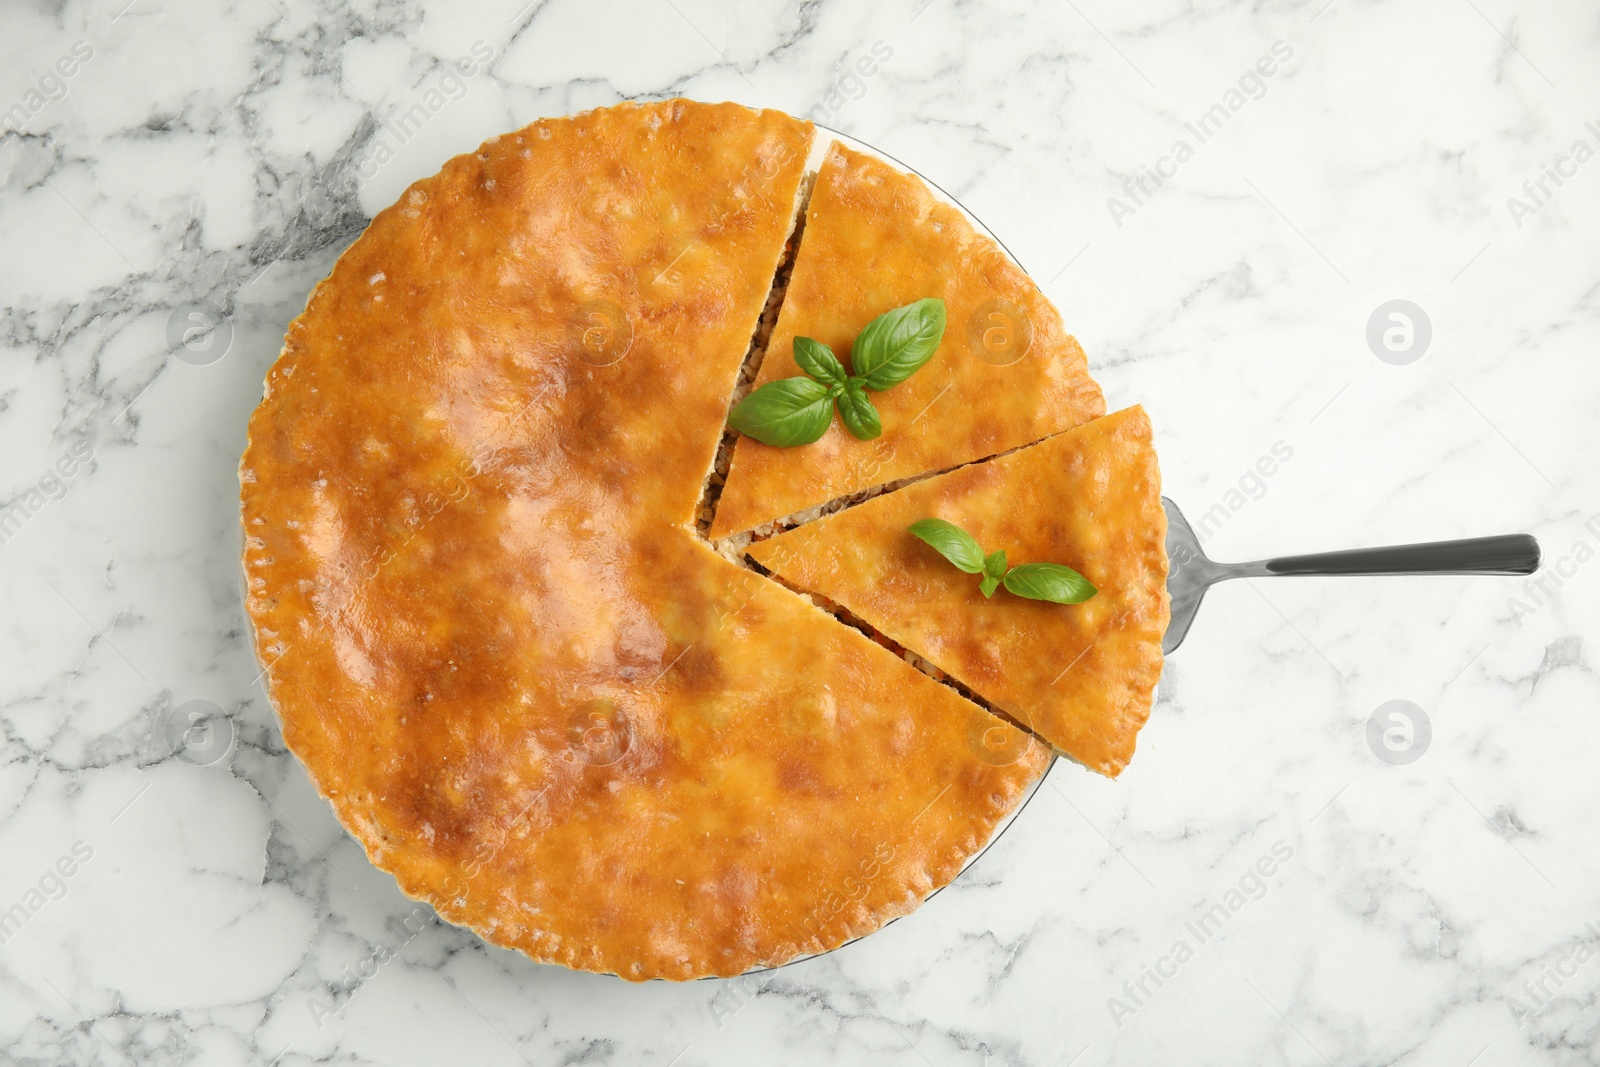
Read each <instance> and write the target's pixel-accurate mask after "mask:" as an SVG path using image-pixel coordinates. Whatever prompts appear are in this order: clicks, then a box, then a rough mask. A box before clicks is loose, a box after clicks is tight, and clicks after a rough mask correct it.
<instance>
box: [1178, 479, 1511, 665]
mask: <svg viewBox="0 0 1600 1067" xmlns="http://www.w3.org/2000/svg"><path fill="white" fill-rule="evenodd" d="M1161 504H1162V506H1163V507H1165V508H1166V509H1167V559H1168V564H1167V566H1168V570H1167V592H1168V594H1170V595H1171V597H1172V621H1170V622H1169V623H1167V635H1166V637H1165V638H1163V639H1162V642H1161V651H1162V652H1166V653H1170V652H1171V651H1172V650H1173V649H1175V648H1177V647H1178V646H1179V645H1181V644H1183V638H1184V635H1186V634H1187V633H1188V632H1189V625H1190V624H1191V623H1193V622H1194V615H1195V612H1197V611H1199V610H1200V601H1201V600H1203V599H1205V595H1206V590H1207V589H1209V588H1211V586H1212V585H1214V584H1216V583H1217V582H1221V581H1225V580H1226V579H1228V578H1269V577H1273V576H1275V575H1280V574H1309V575H1333V574H1532V573H1533V572H1534V571H1536V570H1538V569H1539V542H1538V541H1536V540H1534V539H1533V537H1532V536H1531V535H1530V534H1500V535H1498V536H1495V537H1468V538H1465V539H1463V540H1460V541H1430V542H1428V543H1426V544H1420V545H1390V546H1388V547H1386V548H1352V549H1348V550H1346V551H1343V552H1316V553H1313V554H1311V555H1309V556H1279V557H1278V558H1276V559H1262V560H1256V561H1255V562H1253V563H1217V562H1216V561H1214V560H1211V559H1208V558H1207V557H1206V554H1205V552H1204V551H1203V550H1202V549H1201V548H1200V538H1198V537H1196V536H1195V532H1194V529H1193V527H1191V526H1190V525H1189V520H1188V519H1185V518H1184V517H1183V512H1181V511H1179V510H1178V505H1176V504H1174V503H1173V502H1172V501H1171V500H1169V499H1167V498H1166V497H1162V498H1161Z"/></svg>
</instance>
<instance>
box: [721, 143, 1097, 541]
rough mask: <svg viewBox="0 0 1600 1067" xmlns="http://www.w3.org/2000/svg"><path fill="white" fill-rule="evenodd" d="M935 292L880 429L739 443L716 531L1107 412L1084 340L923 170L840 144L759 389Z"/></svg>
mask: <svg viewBox="0 0 1600 1067" xmlns="http://www.w3.org/2000/svg"><path fill="white" fill-rule="evenodd" d="M930 296H931V297H940V298H942V299H943V300H944V302H945V308H946V323H947V325H946V328H945V334H944V340H943V342H942V343H941V344H940V346H939V349H938V351H937V352H936V353H935V354H934V356H933V359H932V360H930V361H929V363H928V364H927V365H926V366H924V367H923V368H922V369H921V370H919V371H918V372H917V373H916V374H914V375H912V377H911V378H910V379H908V380H907V381H905V382H903V383H901V384H900V385H898V386H896V387H895V388H893V389H889V390H886V391H884V392H879V393H874V394H872V401H873V403H874V404H875V405H876V406H877V408H878V411H879V413H880V415H881V417H882V420H883V427H884V428H883V435H882V436H881V437H879V438H877V439H875V440H871V441H861V440H857V439H856V438H854V437H852V436H851V435H850V434H849V433H847V432H846V431H845V429H844V427H843V426H842V425H840V424H839V423H838V422H837V421H835V423H834V425H833V426H832V427H831V428H830V429H829V430H828V432H827V434H826V435H825V436H824V437H823V438H822V440H820V441H818V442H816V443H815V444H812V445H807V446H806V447H805V448H774V447H771V446H769V445H764V444H762V443H761V442H759V441H757V440H755V439H753V438H749V437H741V438H739V439H738V442H737V444H736V445H735V446H734V450H733V458H732V463H731V465H730V467H729V470H728V474H727V483H726V485H725V486H724V487H723V489H722V492H721V496H720V498H719V499H718V501H717V509H716V519H715V521H714V522H713V523H712V524H711V528H710V537H711V538H712V539H714V540H715V539H720V538H724V537H727V536H729V535H730V534H737V533H740V532H741V531H744V530H748V529H750V528H752V527H758V526H764V525H765V524H769V523H772V522H774V521H775V520H782V519H786V518H788V517H789V516H792V515H795V514H797V513H800V512H805V511H807V509H812V508H817V507H820V506H823V505H827V504H829V503H830V502H833V501H835V500H838V499H840V498H845V497H849V496H851V495H853V494H859V493H862V492H864V491H870V490H872V489H874V488H875V487H879V486H882V485H884V484H886V483H894V482H896V481H898V480H900V479H903V478H907V477H912V476H916V475H922V474H926V473H927V472H928V471H936V470H945V469H948V468H950V467H955V466H958V465H960V464H962V463H970V462H972V461H973V460H978V459H983V458H984V457H986V456H992V455H994V454H996V453H998V452H1003V451H1006V450H1007V449H1011V448H1017V447H1019V446H1021V445H1026V444H1031V443H1032V442H1034V441H1037V440H1039V438H1041V437H1045V436H1047V435H1049V434H1052V433H1056V432H1058V431H1060V430H1067V429H1071V428H1072V427H1073V426H1076V425H1078V424H1079V423H1081V422H1085V421H1087V420H1089V419H1092V418H1095V417H1096V416H1099V415H1103V414H1104V413H1105V410H1106V405H1105V399H1104V397H1103V396H1102V395H1101V392H1100V387H1099V385H1097V384H1096V383H1095V381H1094V379H1092V378H1090V377H1089V370H1088V365H1087V363H1086V361H1085V359H1084V354H1083V349H1081V348H1079V347H1078V342H1077V341H1076V340H1074V339H1073V338H1072V337H1071V336H1069V335H1068V334H1067V332H1066V330H1065V328H1063V326H1062V324H1061V316H1060V315H1059V314H1058V313H1057V312H1056V309H1055V308H1054V307H1052V306H1051V304H1050V302H1049V301H1048V300H1047V299H1045V297H1044V294H1042V293H1040V292H1039V288H1038V286H1036V285H1034V283H1033V281H1032V280H1031V279H1030V278H1029V277H1028V276H1027V275H1026V274H1024V273H1023V272H1022V270H1021V268H1019V267H1018V266H1017V265H1016V264H1015V263H1013V262H1012V261H1011V259H1010V258H1009V257H1008V256H1007V255H1006V253H1005V251H1004V250H1003V249H1002V248H1001V247H1000V246H999V245H998V244H997V243H995V241H994V240H993V239H992V238H990V237H988V236H987V235H985V234H981V233H978V232H977V231H976V230H975V229H974V228H973V226H972V224H971V223H970V222H968V221H967V217H966V216H965V215H964V214H962V212H961V211H960V210H959V209H957V208H955V207H953V206H951V205H950V204H947V203H945V202H944V201H942V200H939V199H937V198H935V197H934V195H933V194H932V193H931V192H930V191H929V190H928V188H927V186H926V185H924V184H923V183H922V181H921V180H920V179H918V178H917V177H916V176H914V175H911V174H905V173H902V172H900V171H898V170H895V169H894V168H893V167H890V166H889V165H888V164H887V163H884V162H883V161H882V160H879V159H876V158H874V157H872V156H868V155H864V154H862V153H860V152H855V151H852V150H850V149H848V148H846V147H844V145H842V144H838V143H835V144H834V145H833V146H832V147H831V148H830V149H829V151H828V155H827V157H826V159H825V160H824V161H823V164H822V167H821V169H820V170H819V171H818V173H817V178H816V185H815V188H814V190H813V192H812V194H811V202H810V205H809V207H808V208H807V210H806V219H805V230H804V239H803V240H802V242H801V244H800V253H799V255H798V256H797V257H796V259H795V264H794V273H793V274H792V275H791V277H790V278H789V285H788V289H787V291H786V292H785V294H784V297H783V308H782V310H781V311H780V312H779V315H778V323H777V327H776V329H775V330H774V331H773V334H772V338H771V340H770V342H769V343H768V345H767V350H766V356H765V358H764V359H763V360H762V363H761V369H760V373H759V374H758V375H757V377H756V382H755V384H756V385H757V386H761V385H765V384H766V383H767V382H770V381H773V380H775V379H778V378H789V377H793V376H794V375H797V374H799V373H800V370H799V368H798V366H797V365H796V363H795V359H794V351H793V349H794V339H795V337H797V336H801V337H810V338H813V339H815V340H818V341H821V342H822V343H823V344H825V345H828V346H829V347H830V348H832V349H833V351H834V352H835V353H837V354H838V356H839V359H840V360H841V361H842V362H844V364H845V365H846V367H848V366H849V352H850V344H851V341H852V340H853V339H854V338H855V336H856V335H857V334H858V333H860V332H861V328H862V327H863V326H865V325H867V323H869V322H871V321H872V320H873V319H874V318H876V317H877V316H878V315H879V314H881V313H882V312H884V311H886V310H888V309H890V308H895V307H900V306H902V305H905V304H909V303H911V302H912V301H915V300H920V299H922V298H923V297H930Z"/></svg>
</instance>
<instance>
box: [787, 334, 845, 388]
mask: <svg viewBox="0 0 1600 1067" xmlns="http://www.w3.org/2000/svg"><path fill="white" fill-rule="evenodd" d="M794 361H795V362H796V363H798V364H799V365H800V369H801V370H803V371H805V372H806V373H807V374H809V375H811V377H813V378H815V379H816V380H817V381H819V382H821V383H823V384H824V385H843V384H844V383H845V378H846V375H845V372H844V364H843V363H840V362H839V357H838V356H836V355H834V354H833V349H831V348H829V347H828V346H827V345H825V344H823V343H822V342H821V341H813V340H812V339H811V338H809V337H796V338H795V339H794Z"/></svg>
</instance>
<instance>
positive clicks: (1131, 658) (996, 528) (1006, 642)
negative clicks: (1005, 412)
mask: <svg viewBox="0 0 1600 1067" xmlns="http://www.w3.org/2000/svg"><path fill="white" fill-rule="evenodd" d="M925 518H938V519H945V520H947V521H949V522H953V523H955V524H956V525H957V526H960V527H961V528H962V529H964V530H966V531H967V532H968V533H969V534H971V535H972V536H973V537H975V538H977V540H978V543H979V544H981V545H982V546H983V548H984V550H985V551H986V552H993V551H995V550H998V549H1004V550H1005V552H1006V559H1007V562H1008V563H1009V564H1011V565H1012V566H1016V565H1017V564H1021V563H1035V562H1038V563H1062V564H1066V565H1067V566H1069V567H1072V568H1073V569H1074V570H1077V571H1078V572H1080V573H1081V574H1083V576H1084V577H1086V578H1088V579H1089V581H1090V582H1091V583H1092V584H1093V585H1094V586H1095V588H1096V590H1097V592H1096V594H1095V595H1094V596H1093V597H1091V598H1090V599H1089V600H1086V601H1084V602H1083V603H1081V604H1074V605H1070V606H1068V605H1061V604H1055V603H1050V602H1046V601H1039V600H1026V599H1023V598H1020V597H1016V596H1013V595H1011V594H1010V593H1008V592H1006V591H1004V590H1001V591H998V592H996V593H995V594H994V596H993V597H991V598H985V597H984V596H983V594H982V593H981V592H980V591H979V589H978V579H977V578H976V577H975V576H973V575H969V574H963V573H962V572H961V571H959V570H957V569H956V568H955V567H954V566H952V565H951V564H950V563H949V562H948V561H947V560H945V559H944V558H943V557H942V556H940V555H939V554H938V553H937V552H935V551H934V550H933V549H932V548H930V547H929V546H928V545H926V544H924V543H923V542H922V541H919V540H918V539H917V538H915V537H914V536H912V535H911V534H910V533H909V532H907V529H906V528H907V527H908V526H910V525H911V524H912V523H914V522H917V521H920V520H921V519H925ZM1166 530H1167V524H1166V513H1165V512H1164V511H1163V509H1162V507H1161V487H1160V474H1159V472H1158V471H1157V469H1156V457H1155V449H1154V447H1153V446H1152V444H1151V429H1150V420H1149V418H1148V417H1147V416H1146V415H1145V413H1144V409H1143V408H1140V407H1131V408H1126V409H1124V410H1122V411H1119V412H1117V413H1115V414H1113V415H1107V416H1106V417H1104V418H1101V419H1096V420H1094V421H1093V422H1089V423H1085V424H1084V425H1082V426H1079V427H1077V428H1076V429H1073V430H1068V431H1067V432H1065V433H1062V434H1058V435H1056V436H1054V437H1050V438H1048V439H1046V440H1044V441H1041V442H1039V443H1038V444H1035V445H1032V446H1030V447H1027V448H1023V449H1021V450H1019V451H1016V452H1012V453H1011V454H1009V455H1005V456H1001V457H999V458H997V459H993V460H990V461H989V462H988V463H977V464H973V465H971V466H967V467H962V468H961V469H959V470H956V471H951V472H950V473H948V474H943V475H940V476H938V477H935V478H929V479H926V480H923V481H919V482H917V483H915V484H913V485H910V486H907V487H905V488H903V489H900V490H898V491H896V492H893V493H888V494H885V495H883V496H879V497H876V498H874V499H872V500H868V501H866V502H865V503H862V504H859V505H857V506H855V507H853V508H850V509H849V510H847V511H841V512H839V513H838V514H835V515H830V516H828V517H827V518H823V519H820V520H818V521H816V522H812V523H808V524H806V525H804V526H800V527H797V528H795V529H793V530H789V531H787V532H785V533H781V534H779V535H777V536H776V537H772V538H769V539H767V540H763V541H760V542H758V543H756V544H754V545H752V546H751V547H750V549H749V554H750V558H751V559H753V560H755V561H756V562H757V563H759V564H761V565H762V566H763V567H764V568H766V569H767V570H769V571H771V572H772V573H773V574H774V575H776V576H777V577H779V578H780V579H782V580H783V581H785V582H787V583H788V584H790V585H792V586H794V587H795V588H798V589H803V590H805V591H807V592H810V593H814V594H819V595H821V596H823V597H825V598H826V599H827V601H828V602H831V603H832V604H834V605H837V606H839V607H842V608H843V609H844V610H845V611H847V612H848V613H850V614H851V615H853V616H855V617H857V618H859V619H861V620H863V621H864V622H866V624H867V625H869V626H871V627H873V628H875V629H876V630H878V631H879V632H880V633H882V634H883V635H885V636H886V637H888V638H889V639H890V640H892V641H894V642H897V643H898V644H900V645H902V646H904V647H905V648H908V649H910V650H912V651H913V652H915V653H916V654H917V655H919V656H921V657H923V658H924V659H926V660H928V661H929V662H931V663H933V664H935V665H936V666H937V667H938V668H939V669H940V670H943V671H947V672H949V674H950V675H951V676H953V677H954V678H955V679H956V681H958V682H960V683H961V684H963V685H964V686H967V687H969V688H970V689H971V690H973V691H974V692H975V693H977V694H978V696H980V697H981V698H983V699H984V700H986V701H987V702H988V703H989V704H990V705H992V706H993V707H994V708H995V709H996V710H998V711H999V712H1001V713H1002V714H1004V715H1006V716H1007V717H1009V718H1011V719H1013V720H1015V721H1016V722H1018V723H1021V724H1022V725H1024V726H1026V727H1027V728H1028V729H1029V730H1030V731H1032V732H1034V733H1036V734H1038V735H1039V736H1040V737H1042V738H1044V739H1045V740H1047V741H1049V742H1050V744H1051V745H1053V746H1054V747H1055V748H1056V749H1058V750H1060V751H1061V752H1064V753H1066V754H1067V755H1068V756H1070V757H1072V758H1073V759H1075V760H1077V761H1078V762H1079V763H1082V764H1083V765H1084V766H1086V767H1089V768H1090V769H1092V770H1096V771H1099V772H1100V773H1101V774H1106V775H1110V776H1112V777H1115V776H1116V775H1117V774H1118V773H1120V772H1121V771H1122V769H1123V768H1124V767H1125V766H1127V763H1128V760H1129V759H1130V758H1132V756H1133V746H1134V737H1135V735H1136V734H1137V733H1138V731H1139V728H1140V727H1141V726H1143V725H1144V722H1145V719H1146V718H1147V717H1148V716H1149V713H1150V702H1151V698H1152V695H1153V693H1154V690H1155V685H1156V682H1157V681H1158V680H1159V679H1160V677H1161V663H1162V657H1161V638H1162V635H1163V634H1165V633H1166V629H1167V617H1168V609H1169V603H1168V598H1167V589H1166V579H1167V554H1166V546H1165V542H1166Z"/></svg>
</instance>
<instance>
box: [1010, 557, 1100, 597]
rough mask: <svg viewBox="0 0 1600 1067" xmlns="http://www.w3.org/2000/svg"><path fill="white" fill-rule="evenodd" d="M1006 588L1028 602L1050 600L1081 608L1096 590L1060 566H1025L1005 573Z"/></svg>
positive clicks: (1057, 564)
mask: <svg viewBox="0 0 1600 1067" xmlns="http://www.w3.org/2000/svg"><path fill="white" fill-rule="evenodd" d="M1005 584H1006V588H1007V589H1009V590H1011V591H1012V592H1013V593H1015V594H1017V596H1025V597H1027V598H1028V599H1029V600H1049V601H1052V602H1054V603H1057V604H1081V603H1083V602H1084V601H1085V600H1088V599H1089V598H1090V597H1092V596H1094V595H1095V593H1096V592H1098V590H1097V589H1095V587H1094V586H1093V585H1091V584H1090V583H1089V579H1087V578H1085V577H1084V576H1083V575H1081V574H1079V573H1078V572H1077V571H1075V570H1073V569H1072V568H1071V567H1063V566H1062V565H1061V564H1059V563H1024V564H1021V565H1020V566H1017V567H1012V568H1011V570H1009V571H1007V572H1006V577H1005Z"/></svg>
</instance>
